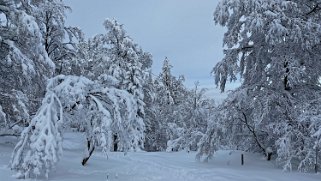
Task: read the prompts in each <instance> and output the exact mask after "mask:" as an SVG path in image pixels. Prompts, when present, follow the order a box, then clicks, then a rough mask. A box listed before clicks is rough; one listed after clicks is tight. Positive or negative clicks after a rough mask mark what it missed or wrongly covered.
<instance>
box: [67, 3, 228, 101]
mask: <svg viewBox="0 0 321 181" xmlns="http://www.w3.org/2000/svg"><path fill="white" fill-rule="evenodd" d="M65 3H66V4H67V5H69V6H70V7H71V8H72V9H73V10H72V12H71V13H69V14H68V19H67V23H68V24H69V25H72V26H78V27H80V28H81V29H82V30H83V31H84V32H85V34H86V36H87V37H92V36H94V35H95V34H98V33H104V32H105V30H104V28H103V25H102V23H103V21H104V20H105V19H106V18H115V19H117V20H118V21H119V22H120V23H122V24H124V28H125V30H126V31H127V33H128V34H129V35H130V36H131V37H132V38H133V39H134V41H135V42H136V43H137V44H139V45H140V46H141V47H142V48H143V50H145V51H147V52H150V53H151V54H152V55H153V61H154V64H153V72H154V74H155V75H158V74H159V72H160V70H161V66H162V63H163V60H164V59H165V57H168V59H169V60H170V62H171V64H172V65H173V69H172V70H173V74H174V75H175V76H178V75H181V74H182V75H184V76H185V78H186V85H187V86H189V87H192V86H193V85H194V82H195V81H199V82H200V84H201V86H202V87H208V88H210V89H211V90H212V91H211V92H212V93H211V94H212V95H214V94H215V96H219V97H220V94H218V92H219V90H218V89H216V88H215V87H216V86H215V85H214V79H213V77H212V76H211V74H210V72H211V70H212V68H213V66H214V65H215V64H216V62H217V61H219V60H221V59H222V57H223V48H222V40H223V34H224V29H223V28H222V27H220V26H218V25H215V23H214V21H213V12H214V10H215V7H216V5H217V3H218V0H94V1H87V0H65ZM230 86H233V85H230ZM214 88H215V89H214Z"/></svg>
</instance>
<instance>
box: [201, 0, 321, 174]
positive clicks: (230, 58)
mask: <svg viewBox="0 0 321 181" xmlns="http://www.w3.org/2000/svg"><path fill="white" fill-rule="evenodd" d="M319 6H320V2H319V1H304V2H302V1H296V0H291V1H283V0H267V1H256V0H250V1H241V0H237V1H232V0H222V1H221V2H220V3H219V5H218V6H217V8H216V11H215V13H214V20H215V22H216V23H218V24H220V25H222V26H226V27H227V32H226V33H225V35H224V40H223V41H224V45H225V46H226V48H227V49H226V50H225V52H224V53H225V57H224V59H223V60H222V61H220V62H219V63H218V64H217V65H216V66H215V67H214V69H213V73H214V75H215V82H216V84H217V85H218V86H219V87H220V89H221V90H222V91H224V89H225V85H226V83H227V81H228V80H230V81H233V80H236V79H237V77H238V75H239V76H240V77H241V78H242V85H241V86H240V87H239V88H237V89H236V90H234V91H232V92H231V93H230V94H229V96H228V99H227V100H226V101H225V102H224V103H223V104H222V105H221V108H220V109H219V110H218V116H217V119H215V122H220V123H221V122H222V120H223V122H222V123H224V124H219V125H221V126H222V127H215V126H209V127H208V130H207V135H206V138H204V139H212V140H214V137H217V135H220V133H223V134H228V135H227V136H224V139H223V140H221V141H220V142H221V143H222V142H223V143H224V144H225V145H228V146H230V147H231V146H233V147H234V148H235V147H236V148H238V149H242V150H247V151H259V152H262V153H264V154H266V152H267V150H268V148H269V149H270V148H271V149H272V151H273V154H275V157H276V158H277V160H278V163H280V165H281V166H283V167H284V168H285V169H288V170H291V169H292V168H295V169H299V170H303V171H307V170H311V169H314V167H315V165H316V164H319V163H315V162H316V158H315V156H317V157H320V153H319V151H318V149H316V145H317V144H316V141H317V139H316V137H315V135H316V134H315V132H316V130H317V125H318V124H319V123H318V124H316V120H315V119H313V117H312V115H313V114H318V113H317V111H314V112H313V113H311V112H310V111H311V110H315V109H309V108H308V107H309V106H308V105H309V104H311V103H312V102H315V100H316V99H318V97H319V94H320V87H319V78H320V75H321V73H320V71H319V70H320V68H321V62H320V61H319V57H320V48H321V47H320V43H319V42H320V37H321V36H320V35H321V21H320V15H319V10H320V8H318V7H319ZM209 125H217V124H216V123H213V124H212V123H209ZM312 125H313V126H312ZM217 139H219V138H217ZM217 143H218V142H217ZM217 146H218V145H215V144H212V143H207V144H205V145H203V146H202V149H201V150H200V154H204V153H205V154H207V155H211V154H213V151H214V150H215V147H217ZM206 147H207V148H206ZM203 150H207V151H210V152H209V153H207V151H203ZM318 159H319V158H318Z"/></svg>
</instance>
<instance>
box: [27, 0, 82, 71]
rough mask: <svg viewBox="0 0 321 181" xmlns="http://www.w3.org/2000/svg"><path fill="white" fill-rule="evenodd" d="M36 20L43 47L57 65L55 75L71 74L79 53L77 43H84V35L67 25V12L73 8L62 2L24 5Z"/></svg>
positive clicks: (50, 0)
mask: <svg viewBox="0 0 321 181" xmlns="http://www.w3.org/2000/svg"><path fill="white" fill-rule="evenodd" d="M24 8H26V9H27V11H29V12H30V13H31V14H32V15H33V16H34V17H35V19H36V22H37V24H38V26H39V27H40V31H41V34H42V37H43V42H42V43H43V45H44V47H45V50H46V52H47V54H48V56H49V57H50V59H51V60H52V61H53V62H54V63H55V65H56V70H55V73H56V74H57V75H59V74H68V73H70V71H71V70H70V64H72V60H73V58H74V57H75V56H76V52H77V42H78V41H83V33H82V32H81V30H80V29H78V28H76V27H67V26H66V25H65V19H66V12H67V11H71V8H70V7H68V6H66V5H65V4H64V2H63V1H62V0H40V1H39V0H31V1H30V4H29V5H24Z"/></svg>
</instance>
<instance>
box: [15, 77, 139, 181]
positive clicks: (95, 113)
mask: <svg viewBox="0 0 321 181" xmlns="http://www.w3.org/2000/svg"><path fill="white" fill-rule="evenodd" d="M62 109H63V110H62ZM62 111H63V113H62ZM57 113H59V114H57ZM137 113H138V106H137V101H136V99H135V97H134V96H133V95H132V94H130V93H128V92H127V91H126V90H119V89H116V88H114V87H106V86H105V85H103V84H100V83H99V82H96V81H92V80H89V79H87V78H85V77H79V76H63V75H60V76H57V77H54V78H52V79H51V80H50V81H49V83H48V86H47V93H46V96H45V99H44V101H43V104H42V106H41V108H40V109H39V111H38V113H37V114H36V116H35V118H34V119H33V120H32V122H31V124H30V125H29V127H27V128H26V129H25V130H24V132H23V134H22V136H21V139H20V141H19V143H18V144H17V146H16V148H15V151H14V152H13V159H12V162H11V167H12V169H14V170H16V171H17V172H18V174H19V175H18V176H24V177H33V176H38V175H41V174H45V176H48V173H49V170H50V169H51V168H52V167H53V165H54V164H55V163H56V162H57V159H58V156H57V157H56V156H53V155H57V154H56V153H58V151H59V153H60V150H61V145H60V144H61V140H60V134H61V133H60V131H61V129H60V127H59V124H61V121H60V120H62V118H63V117H65V118H67V119H66V122H65V123H64V125H65V126H68V124H69V123H72V122H73V123H74V122H75V120H77V121H78V123H79V125H80V126H79V128H80V130H79V131H82V132H84V133H85V136H86V139H87V142H88V143H87V145H86V147H88V148H87V150H88V152H87V151H86V153H87V154H86V155H85V158H84V160H83V165H85V164H86V162H87V161H88V159H89V157H90V155H91V154H92V152H93V151H94V149H95V147H97V146H98V147H101V148H102V149H103V151H105V152H109V151H111V150H113V144H112V142H113V136H114V135H115V134H117V136H118V139H119V140H118V141H119V142H118V147H119V150H122V151H132V150H140V149H142V148H143V142H144V130H145V124H144V122H143V121H142V119H140V118H139V116H138V115H137ZM58 123H59V124H58ZM35 130H39V131H38V132H39V133H38V132H37V131H35ZM46 130H48V131H46ZM33 142H36V143H35V144H33ZM33 145H34V146H33ZM59 145H60V146H59ZM53 148H55V149H56V150H54V149H53ZM46 149H50V150H49V151H48V150H46ZM25 155H27V157H25ZM37 159H39V160H40V161H38V160H37ZM46 159H47V160H46ZM33 160H36V161H35V162H33ZM43 162H45V163H43Z"/></svg>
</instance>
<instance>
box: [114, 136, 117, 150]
mask: <svg viewBox="0 0 321 181" xmlns="http://www.w3.org/2000/svg"><path fill="white" fill-rule="evenodd" d="M114 151H115V152H116V151H118V138H117V135H114Z"/></svg>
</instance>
